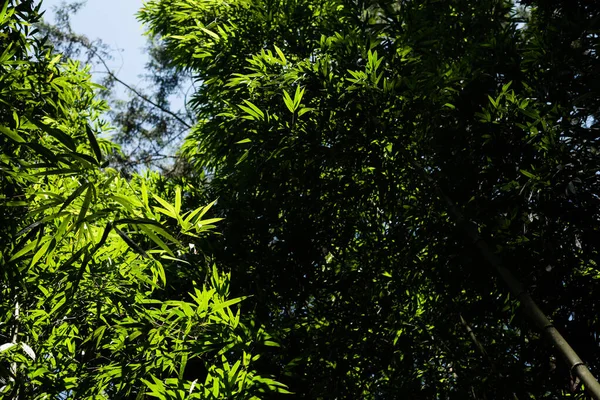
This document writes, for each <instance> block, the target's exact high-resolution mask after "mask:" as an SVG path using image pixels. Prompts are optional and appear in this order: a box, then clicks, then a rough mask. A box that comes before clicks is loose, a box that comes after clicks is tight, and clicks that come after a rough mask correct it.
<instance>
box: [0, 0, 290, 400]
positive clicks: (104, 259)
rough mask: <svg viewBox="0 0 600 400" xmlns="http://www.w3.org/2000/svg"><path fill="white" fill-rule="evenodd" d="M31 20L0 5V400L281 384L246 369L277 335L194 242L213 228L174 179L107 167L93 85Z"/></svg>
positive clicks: (207, 394) (237, 391)
mask: <svg viewBox="0 0 600 400" xmlns="http://www.w3.org/2000/svg"><path fill="white" fill-rule="evenodd" d="M38 19H39V5H38V6H37V7H36V6H35V4H34V2H33V1H12V0H11V1H5V2H3V7H2V9H1V11H0V53H1V55H0V82H1V85H0V146H1V148H2V153H1V155H0V190H1V191H0V207H1V208H0V238H1V240H0V397H2V398H3V399H47V398H63V399H66V398H72V399H87V398H144V397H145V395H147V396H153V397H156V398H162V399H165V398H178V399H183V398H202V399H207V398H214V399H223V398H231V397H236V398H244V399H246V398H256V396H257V395H260V393H261V392H264V391H265V390H280V391H285V390H284V389H283V388H282V385H280V384H278V383H277V382H275V381H274V380H272V379H270V378H267V377H263V376H261V375H259V374H258V373H257V372H256V371H255V368H254V365H255V364H256V360H257V359H258V357H259V356H258V355H257V354H256V351H255V349H260V347H261V346H264V345H267V346H268V345H275V343H274V342H272V341H270V340H269V338H270V337H269V335H268V334H267V333H266V332H265V331H264V330H263V329H262V328H261V327H260V326H255V325H252V324H251V325H246V324H244V323H243V322H241V321H240V310H239V309H236V308H237V307H238V306H236V304H237V303H239V302H240V301H241V300H242V298H239V297H237V298H232V297H230V295H229V291H230V289H229V286H230V277H229V274H221V273H219V272H218V270H217V268H216V267H212V268H209V264H208V263H207V262H206V260H205V259H204V257H203V255H202V254H198V252H197V251H195V250H194V249H195V248H196V246H199V245H200V243H202V241H204V240H206V238H205V237H206V233H207V232H208V231H209V230H210V229H211V228H213V227H214V226H213V225H212V224H213V223H214V222H217V221H218V219H214V218H210V219H207V218H206V213H207V212H208V211H209V209H210V205H208V206H201V207H199V208H198V207H196V208H194V209H193V210H188V211H186V212H184V211H183V210H182V207H181V205H182V198H183V194H182V187H178V186H174V185H166V184H165V183H164V182H161V179H160V177H159V176H158V175H157V174H153V173H149V174H146V175H144V176H138V175H135V176H133V177H131V179H129V180H125V179H123V178H122V177H120V176H119V174H118V173H117V171H116V170H114V169H112V168H109V167H108V166H107V163H106V162H105V161H104V158H105V156H106V154H108V153H110V152H111V150H112V148H113V147H114V145H113V144H111V143H110V142H108V141H106V140H103V139H101V138H99V137H98V134H99V133H102V132H104V131H106V130H107V128H108V127H107V124H106V123H105V122H103V121H102V120H101V119H100V115H101V114H102V112H104V111H105V110H106V107H105V103H104V102H103V101H100V100H98V96H97V89H98V88H97V87H96V85H94V84H92V83H91V82H90V80H89V79H90V77H89V74H88V69H80V66H79V65H78V64H77V63H75V62H73V61H69V60H65V61H61V55H60V54H57V55H55V54H53V53H52V48H51V47H50V46H49V45H47V44H46V42H45V40H44V39H40V38H39V37H38V36H36V32H35V30H33V28H32V25H33V24H35V23H36V22H37V21H38ZM192 191H193V188H192ZM165 198H171V199H172V201H167V200H165ZM183 282H186V284H185V285H184V284H183ZM174 285H175V288H174Z"/></svg>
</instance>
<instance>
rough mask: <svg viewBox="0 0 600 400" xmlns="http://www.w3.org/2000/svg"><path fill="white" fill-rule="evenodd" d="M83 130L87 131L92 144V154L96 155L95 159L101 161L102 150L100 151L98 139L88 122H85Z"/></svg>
mask: <svg viewBox="0 0 600 400" xmlns="http://www.w3.org/2000/svg"><path fill="white" fill-rule="evenodd" d="M85 132H86V133H87V137H88V140H89V142H90V146H92V150H93V151H94V155H95V156H96V160H97V161H98V162H99V163H101V162H102V151H100V146H98V141H97V140H96V135H95V134H94V132H93V131H92V128H91V127H90V125H89V124H85Z"/></svg>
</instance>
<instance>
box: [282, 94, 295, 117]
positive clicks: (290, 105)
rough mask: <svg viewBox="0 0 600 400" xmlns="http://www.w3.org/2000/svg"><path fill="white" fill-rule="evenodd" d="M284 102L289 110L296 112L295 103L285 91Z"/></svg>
mask: <svg viewBox="0 0 600 400" xmlns="http://www.w3.org/2000/svg"><path fill="white" fill-rule="evenodd" d="M283 101H284V102H285V105H286V107H287V108H288V110H290V112H291V113H293V112H294V111H296V108H295V107H294V101H293V100H292V98H291V97H290V95H289V93H288V92H287V91H286V90H285V89H283Z"/></svg>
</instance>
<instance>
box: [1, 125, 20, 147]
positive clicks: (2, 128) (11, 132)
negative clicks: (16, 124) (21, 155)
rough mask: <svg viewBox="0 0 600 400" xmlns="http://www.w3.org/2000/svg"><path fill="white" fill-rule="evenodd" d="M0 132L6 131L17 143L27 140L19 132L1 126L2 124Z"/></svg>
mask: <svg viewBox="0 0 600 400" xmlns="http://www.w3.org/2000/svg"><path fill="white" fill-rule="evenodd" d="M0 132H2V133H4V134H5V135H6V136H8V137H9V138H10V139H11V140H14V141H15V142H17V143H23V142H25V139H23V138H22V137H21V136H20V135H19V134H18V133H17V132H15V131H13V130H10V129H8V128H7V127H5V126H1V125H0Z"/></svg>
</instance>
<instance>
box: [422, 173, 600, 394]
mask: <svg viewBox="0 0 600 400" xmlns="http://www.w3.org/2000/svg"><path fill="white" fill-rule="evenodd" d="M421 171H423V169H422V168H421ZM425 176H426V177H427V180H428V181H429V182H430V183H432V184H433V185H434V187H435V188H436V190H437V191H438V193H439V195H440V197H441V198H442V199H443V200H444V201H445V202H446V205H447V206H448V211H449V212H450V214H451V215H452V217H453V218H454V220H455V222H456V223H457V225H459V226H461V228H462V229H463V231H464V233H465V234H466V236H467V237H468V238H469V239H470V240H471V241H472V243H473V244H474V245H475V246H476V247H477V248H478V249H479V252H480V254H481V255H482V256H483V258H484V259H485V260H486V261H487V262H488V263H489V264H490V265H491V266H492V267H494V269H496V271H497V272H498V274H499V275H500V277H501V278H502V280H503V281H504V283H505V284H506V285H507V286H508V288H509V289H510V291H511V292H512V293H513V295H514V296H515V297H516V298H517V299H518V300H519V302H520V303H521V305H522V306H523V308H524V309H525V312H526V313H527V315H528V316H529V318H530V319H531V321H532V322H533V323H534V325H535V326H536V327H537V328H538V329H539V330H540V331H541V332H542V333H543V334H544V335H545V336H546V337H547V338H548V339H549V341H550V342H551V343H552V345H553V346H554V347H555V349H556V350H557V351H558V353H559V354H560V355H561V357H562V358H563V360H564V361H565V362H566V363H567V366H568V367H569V370H570V371H571V375H573V376H576V377H578V378H579V379H580V380H581V381H582V382H583V384H584V385H585V389H586V391H587V392H588V394H589V395H590V396H592V398H594V399H596V400H600V384H599V383H598V381H597V380H596V378H595V377H594V376H593V375H592V373H591V372H590V370H589V369H588V367H587V366H586V365H585V363H584V362H583V361H582V360H581V358H580V357H579V356H578V355H577V353H576V352H575V350H573V348H572V347H571V346H570V345H569V343H568V342H567V341H566V340H565V338H564V337H563V336H562V335H561V334H560V332H558V330H557V329H556V328H555V327H554V325H552V322H550V320H549V319H548V317H546V315H545V314H544V313H543V312H542V310H541V309H540V308H539V307H538V305H537V304H536V302H535V301H534V300H533V299H532V298H531V296H530V295H529V293H528V292H527V290H526V289H525V287H524V286H523V284H522V283H521V282H520V281H519V280H518V279H517V278H516V277H515V276H514V275H513V274H512V272H510V270H509V269H508V268H506V267H505V266H504V265H503V264H502V262H501V261H500V259H499V258H498V256H496V255H495V254H494V253H493V252H492V251H491V250H490V249H489V247H488V245H487V243H486V242H485V241H484V240H483V239H482V238H481V236H479V233H478V232H477V229H476V228H475V226H474V225H473V224H472V223H470V222H469V221H467V220H466V219H465V218H464V216H463V215H462V213H461V212H460V211H459V210H458V209H457V208H456V206H455V205H454V203H453V202H452V200H451V199H450V198H449V197H448V196H447V195H446V194H445V193H444V191H443V190H442V189H441V188H440V187H439V185H437V184H436V182H435V181H433V179H432V178H431V177H430V176H428V175H427V174H425Z"/></svg>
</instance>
